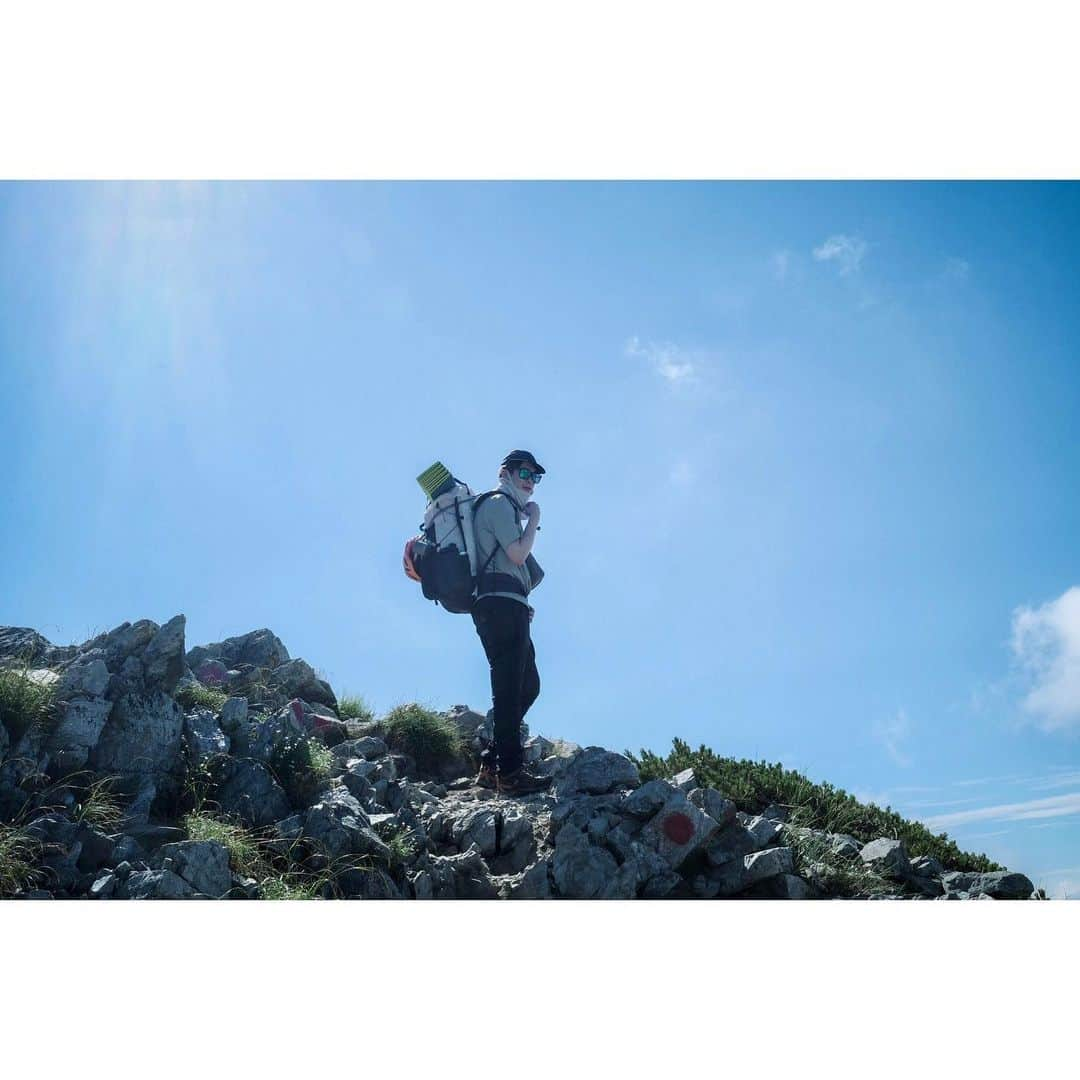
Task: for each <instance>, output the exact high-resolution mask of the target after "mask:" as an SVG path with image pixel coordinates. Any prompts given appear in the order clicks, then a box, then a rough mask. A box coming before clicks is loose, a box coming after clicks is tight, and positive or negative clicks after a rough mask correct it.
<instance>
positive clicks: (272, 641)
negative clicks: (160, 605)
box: [187, 628, 289, 670]
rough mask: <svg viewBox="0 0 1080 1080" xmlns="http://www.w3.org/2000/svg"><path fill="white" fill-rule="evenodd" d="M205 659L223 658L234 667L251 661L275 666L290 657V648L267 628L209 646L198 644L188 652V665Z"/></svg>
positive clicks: (269, 666)
mask: <svg viewBox="0 0 1080 1080" xmlns="http://www.w3.org/2000/svg"><path fill="white" fill-rule="evenodd" d="M206 659H218V660H223V661H224V662H225V663H226V664H227V665H228V666H229V667H231V668H235V667H239V666H240V665H241V664H250V665H251V666H252V667H258V668H271V669H273V668H276V667H279V666H280V665H281V664H284V663H286V662H287V661H288V660H289V650H288V649H286V648H285V646H284V645H283V644H282V642H281V640H280V638H278V637H277V636H276V635H275V634H273V633H271V632H270V631H269V630H267V629H265V628H264V629H262V630H252V631H251V632H250V633H247V634H241V635H240V636H239V637H231V638H226V639H225V640H224V641H219V642H215V643H213V644H210V645H196V646H195V647H194V648H193V649H191V650H190V651H189V652H188V654H187V664H188V667H190V668H191V669H192V670H194V669H195V667H196V666H197V665H198V664H199V663H201V662H202V661H203V660H206Z"/></svg>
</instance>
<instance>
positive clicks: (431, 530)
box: [402, 465, 499, 615]
mask: <svg viewBox="0 0 1080 1080" xmlns="http://www.w3.org/2000/svg"><path fill="white" fill-rule="evenodd" d="M435 468H436V466H434V465H433V466H432V467H431V469H429V470H427V472H426V473H421V474H420V477H418V479H419V480H420V483H421V487H424V489H425V491H426V492H427V493H428V495H429V497H430V498H429V502H428V505H427V509H426V510H425V512H424V521H423V524H421V526H420V532H419V533H418V534H417V535H416V536H414V537H412V538H411V539H409V540H408V541H407V542H406V544H405V551H404V554H403V555H402V565H403V567H404V570H405V574H406V576H407V577H409V578H410V579H411V580H413V581H418V582H419V583H420V586H421V588H422V590H423V593H424V596H425V597H427V599H428V600H433V601H434V602H435V603H436V604H440V605H442V607H444V608H445V609H446V610H447V611H450V612H453V613H454V614H455V615H464V614H468V613H469V612H471V611H472V606H473V601H474V600H475V598H476V587H477V582H478V580H479V578H480V575H481V574H483V573H485V572H486V570H487V568H488V566H489V565H490V564H491V561H492V559H494V558H495V554H496V552H497V551H498V550H499V549H498V547H497V546H496V548H495V550H494V551H492V553H491V554H490V555H489V556H488V559H487V561H486V562H485V563H484V565H483V566H482V567H480V568H479V571H478V570H477V566H476V561H477V557H478V552H477V548H476V538H475V535H474V533H473V515H474V513H475V512H476V508H477V507H478V506H479V505H480V504H481V503H482V502H483V501H484V500H485V499H486V498H488V497H489V496H491V495H496V494H498V489H495V490H493V491H485V492H483V493H482V494H480V495H477V494H476V493H475V492H474V491H473V490H472V488H470V487H469V485H468V484H465V483H463V482H462V481H460V480H458V479H457V478H456V477H454V476H451V475H450V474H449V473H448V472H447V471H446V470H445V469H442V467H441V466H439V468H440V469H442V474H444V475H441V482H439V483H437V484H432V483H430V482H429V483H428V484H427V485H426V486H425V483H424V479H423V478H425V477H428V476H429V474H431V473H432V471H433V470H434V469H435ZM429 488H430V490H429Z"/></svg>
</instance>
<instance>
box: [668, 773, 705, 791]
mask: <svg viewBox="0 0 1080 1080" xmlns="http://www.w3.org/2000/svg"><path fill="white" fill-rule="evenodd" d="M671 782H672V783H673V784H674V785H675V786H676V787H677V788H678V789H679V790H680V791H685V792H687V793H689V792H691V791H692V790H693V789H694V788H696V787H697V786H698V785H697V781H696V780H695V779H694V770H693V769H683V771H682V772H678V773H676V774H675V775H674V776H673V777H672V778H671Z"/></svg>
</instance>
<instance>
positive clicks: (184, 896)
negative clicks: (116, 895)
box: [123, 870, 196, 900]
mask: <svg viewBox="0 0 1080 1080" xmlns="http://www.w3.org/2000/svg"><path fill="white" fill-rule="evenodd" d="M123 894H124V896H126V898H127V899H129V900H189V899H191V898H192V897H194V896H195V895H196V890H195V889H193V888H192V887H191V886H190V885H189V884H188V883H187V882H186V881H185V880H184V879H183V878H182V877H180V876H178V875H177V874H174V873H173V872H172V871H171V870H138V871H136V872H135V873H133V874H131V875H130V876H129V877H128V879H127V881H125V882H124V885H123Z"/></svg>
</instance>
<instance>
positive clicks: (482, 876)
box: [426, 848, 499, 900]
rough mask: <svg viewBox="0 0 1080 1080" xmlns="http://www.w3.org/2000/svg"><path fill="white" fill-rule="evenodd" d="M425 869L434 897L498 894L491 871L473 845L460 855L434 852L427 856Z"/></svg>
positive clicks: (478, 897) (481, 897)
mask: <svg viewBox="0 0 1080 1080" xmlns="http://www.w3.org/2000/svg"><path fill="white" fill-rule="evenodd" d="M426 869H427V871H428V873H429V874H430V875H431V881H432V895H433V896H434V897H435V899H437V900H494V899H497V898H498V895H499V894H498V890H497V889H496V887H495V883H494V881H492V878H491V872H490V871H489V870H488V867H487V864H486V863H485V862H484V859H483V856H482V855H481V854H480V852H479V851H477V849H476V848H470V849H469V850H468V851H466V852H463V853H462V854H460V855H441V856H435V857H433V858H431V859H430V860H429V862H428V866H427V868H426Z"/></svg>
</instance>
